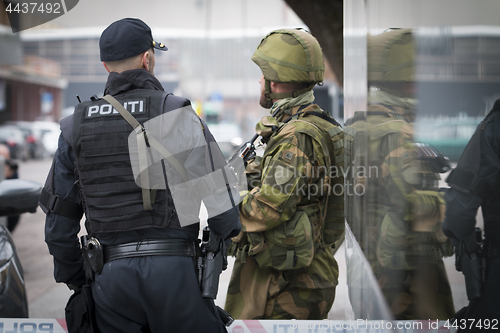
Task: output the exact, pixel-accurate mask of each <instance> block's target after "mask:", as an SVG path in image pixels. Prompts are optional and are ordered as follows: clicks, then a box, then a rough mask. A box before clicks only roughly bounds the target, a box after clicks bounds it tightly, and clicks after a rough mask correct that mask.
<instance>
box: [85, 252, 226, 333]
mask: <svg viewBox="0 0 500 333" xmlns="http://www.w3.org/2000/svg"><path fill="white" fill-rule="evenodd" d="M92 292H93V297H94V300H95V303H96V304H95V306H96V318H97V325H98V327H99V328H100V330H101V331H102V332H106V333H114V332H120V333H121V332H127V333H135V332H158V333H160V332H161V333H168V332H172V333H183V332H186V333H191V332H207V333H212V332H213V333H218V332H227V331H226V329H225V327H224V326H223V324H222V322H221V321H220V319H219V317H218V315H217V312H216V310H215V306H214V303H213V300H208V299H204V298H202V297H201V292H200V288H199V286H198V280H197V276H196V270H195V266H194V263H193V258H191V257H178V256H145V257H136V258H124V259H118V260H113V261H110V262H108V263H106V264H105V265H104V268H103V270H102V273H101V274H96V276H95V281H94V282H93V283H92Z"/></svg>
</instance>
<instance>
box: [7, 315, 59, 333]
mask: <svg viewBox="0 0 500 333" xmlns="http://www.w3.org/2000/svg"><path fill="white" fill-rule="evenodd" d="M34 332H37V333H44V332H45V333H68V329H67V327H66V321H65V320H64V319H34V318H26V319H17V318H0V333H34Z"/></svg>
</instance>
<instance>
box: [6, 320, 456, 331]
mask: <svg viewBox="0 0 500 333" xmlns="http://www.w3.org/2000/svg"><path fill="white" fill-rule="evenodd" d="M446 323H447V322H446V321H439V320H410V321H388V320H365V319H352V320H235V321H234V323H233V324H232V325H231V326H230V327H228V333H303V332H304V333H335V332H360V333H375V332H377V333H382V332H405V333H418V332H426V333H433V332H436V333H447V332H450V333H452V332H455V331H456V328H453V327H450V326H449V325H447V324H446ZM34 332H37V333H38V332H39V333H42V332H45V333H67V332H68V329H67V328H66V322H65V320H64V319H33V318H27V319H14V318H13V319H6V318H1V319H0V333H34Z"/></svg>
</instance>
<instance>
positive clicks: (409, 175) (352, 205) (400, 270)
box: [345, 32, 455, 320]
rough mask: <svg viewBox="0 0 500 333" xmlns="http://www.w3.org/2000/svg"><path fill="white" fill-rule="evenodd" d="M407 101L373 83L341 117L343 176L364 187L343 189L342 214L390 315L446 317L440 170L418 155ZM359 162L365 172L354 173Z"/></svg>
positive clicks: (401, 40)
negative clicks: (361, 103) (358, 107)
mask: <svg viewBox="0 0 500 333" xmlns="http://www.w3.org/2000/svg"><path fill="white" fill-rule="evenodd" d="M391 34H392V35H389V36H388V37H389V38H388V39H387V40H390V41H391V42H392V43H393V44H390V43H389V45H397V46H401V45H405V39H406V41H408V39H407V38H408V34H407V33H400V32H391ZM381 36H382V35H381ZM384 37H385V36H382V37H380V36H379V38H384ZM385 38H387V37H385ZM372 43H375V41H373V40H372ZM381 45H383V46H385V45H384V44H382V43H381V44H377V45H376V46H373V47H372V49H371V50H372V51H373V49H374V48H376V47H380V46H381ZM369 51H370V48H369ZM388 57H390V53H389V56H388ZM402 58H403V59H407V58H404V56H402ZM398 60H399V59H398ZM371 65H372V66H374V65H373V63H371ZM394 67H396V66H394ZM402 67H403V66H401V67H400V68H402ZM372 68H373V67H372ZM376 68H377V69H378V70H380V68H383V67H382V66H378V67H376ZM369 70H370V61H369ZM404 70H406V71H408V68H405V69H404ZM407 73H408V72H407ZM391 74H392V75H394V72H392V73H391ZM399 75H400V77H401V76H404V75H407V74H401V73H399ZM379 80H380V78H379ZM382 86H383V85H382ZM414 102H416V101H414V100H412V99H411V98H408V97H405V98H403V97H402V96H398V95H394V94H392V92H391V93H388V92H385V91H383V90H382V91H376V92H374V93H372V95H371V96H370V97H369V105H368V110H367V112H366V113H365V112H356V113H355V114H354V116H353V117H352V118H351V119H349V120H347V121H346V129H345V141H346V149H347V147H349V148H348V150H349V151H347V154H346V155H347V156H348V157H349V161H348V164H349V165H351V167H352V169H351V172H350V174H349V176H348V181H349V182H352V183H353V184H354V186H355V185H356V184H363V186H365V188H366V192H365V193H364V195H361V196H351V197H348V200H349V201H348V205H347V214H346V215H347V216H348V223H349V225H350V227H351V229H352V231H353V233H354V235H355V237H356V239H357V241H358V242H359V244H360V246H361V248H362V250H363V252H364V254H365V256H366V258H367V259H368V262H369V263H370V265H371V268H372V270H373V273H374V275H375V277H376V279H377V280H378V283H379V286H380V288H381V289H382V292H383V295H384V296H385V299H386V301H387V303H388V306H389V308H390V310H391V311H392V313H393V315H394V316H395V318H396V319H399V320H410V319H448V318H451V317H452V316H453V314H454V312H455V311H454V306H453V299H452V295H451V288H450V285H449V282H448V278H447V275H446V271H445V268H444V264H443V261H442V257H443V255H445V256H450V255H452V254H453V250H452V247H451V243H450V240H448V239H447V237H446V236H445V235H444V234H443V231H442V228H441V226H442V221H443V219H444V200H443V196H442V193H440V192H437V191H436V190H437V188H436V185H437V181H438V180H439V175H438V174H436V173H434V171H432V170H431V169H430V167H429V165H428V164H427V162H424V161H423V160H422V159H421V158H419V154H418V151H417V149H416V146H415V145H414V144H413V126H412V125H411V124H410V118H411V116H412V113H413V110H412V109H413V107H414V106H415V103H414ZM360 167H364V168H366V169H368V170H369V171H370V174H367V173H362V174H357V170H359V168H360ZM375 172H376V174H374V173H375ZM349 284H352V285H355V284H356V283H355V281H352V280H351V281H350V282H349ZM363 306H369V305H368V304H359V303H356V301H355V300H353V308H354V310H355V311H357V312H362V311H363V309H362V307H363Z"/></svg>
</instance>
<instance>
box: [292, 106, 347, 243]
mask: <svg viewBox="0 0 500 333" xmlns="http://www.w3.org/2000/svg"><path fill="white" fill-rule="evenodd" d="M302 112H303V113H301V114H298V115H296V116H293V117H292V119H291V120H290V122H289V123H288V124H292V123H294V122H305V123H308V124H309V126H308V127H307V128H303V129H300V130H299V132H300V133H303V134H306V135H308V136H309V137H311V139H313V140H315V141H316V142H318V143H319V145H320V146H321V147H322V149H323V154H324V158H325V160H324V161H323V162H324V163H325V167H326V170H328V172H327V174H325V175H324V178H323V179H322V180H321V184H322V185H324V186H325V188H327V189H328V193H329V195H328V196H326V197H325V198H324V199H323V201H322V202H319V203H318V205H309V207H300V206H299V207H297V208H298V209H304V210H305V212H306V213H307V215H308V216H310V217H312V216H313V215H315V214H316V215H317V218H318V220H317V223H316V224H315V223H313V225H312V226H313V228H312V229H313V230H312V231H313V235H315V237H314V243H315V247H316V248H318V247H333V248H334V250H335V251H336V250H337V249H338V247H339V246H340V244H341V242H342V240H343V237H342V235H343V233H344V229H345V215H344V193H343V185H344V177H343V173H342V170H343V169H344V131H343V129H342V127H341V126H340V124H338V123H337V122H336V121H335V120H334V119H333V118H329V117H327V116H326V115H325V114H324V113H322V110H321V109H320V108H319V107H318V105H316V104H313V105H310V106H308V107H307V108H305V109H304V110H303V111H302ZM285 126H287V124H286V125H285ZM336 184H340V185H341V187H342V194H341V195H335V193H338V192H340V190H339V189H338V188H336V187H335V185H336ZM314 220H316V219H314V218H313V219H312V220H311V221H314Z"/></svg>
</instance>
